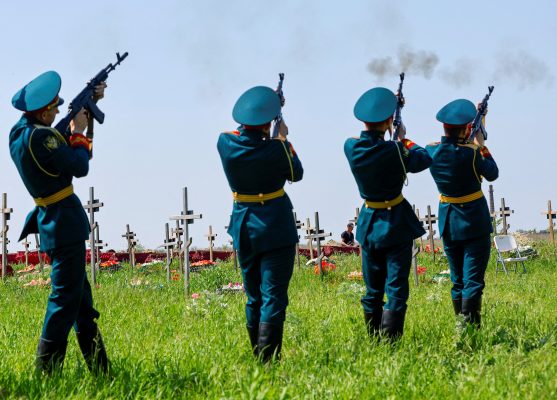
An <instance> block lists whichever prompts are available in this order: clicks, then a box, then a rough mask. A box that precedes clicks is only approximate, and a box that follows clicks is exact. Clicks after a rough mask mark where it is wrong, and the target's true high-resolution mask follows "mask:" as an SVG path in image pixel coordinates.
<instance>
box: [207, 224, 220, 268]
mask: <svg viewBox="0 0 557 400" xmlns="http://www.w3.org/2000/svg"><path fill="white" fill-rule="evenodd" d="M217 236H218V235H217V234H216V233H215V234H213V226H212V225H209V233H208V234H207V235H205V237H206V238H207V240H208V241H209V260H210V261H211V262H213V246H214V244H213V241H214V240H215V238H216V237H217Z"/></svg>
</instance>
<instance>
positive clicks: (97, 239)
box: [95, 222, 108, 265]
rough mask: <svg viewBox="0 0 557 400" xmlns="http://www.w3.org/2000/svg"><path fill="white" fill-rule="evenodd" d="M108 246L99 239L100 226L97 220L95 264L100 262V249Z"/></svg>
mask: <svg viewBox="0 0 557 400" xmlns="http://www.w3.org/2000/svg"><path fill="white" fill-rule="evenodd" d="M106 246H108V243H104V242H103V241H102V240H101V239H100V228H99V224H98V222H95V250H96V251H97V264H99V265H100V263H101V250H102V249H104V248H105V247H106Z"/></svg>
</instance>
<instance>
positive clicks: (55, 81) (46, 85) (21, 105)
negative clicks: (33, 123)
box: [12, 71, 64, 111]
mask: <svg viewBox="0 0 557 400" xmlns="http://www.w3.org/2000/svg"><path fill="white" fill-rule="evenodd" d="M61 86H62V78H60V75H58V73H57V72H55V71H48V72H45V73H44V74H41V75H39V76H37V77H36V78H35V79H33V80H32V81H31V82H29V83H28V84H27V85H25V86H24V87H23V88H22V89H21V90H20V91H19V92H17V93H16V94H14V97H12V105H13V106H14V107H15V108H17V109H18V110H21V111H36V110H40V109H41V108H43V107H45V106H47V105H49V104H50V103H52V101H53V100H54V99H56V96H58V92H60V87H61ZM63 103H64V100H63V99H61V98H59V99H58V105H62V104H63Z"/></svg>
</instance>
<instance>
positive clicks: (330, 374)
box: [0, 244, 557, 399]
mask: <svg viewBox="0 0 557 400" xmlns="http://www.w3.org/2000/svg"><path fill="white" fill-rule="evenodd" d="M537 248H538V251H539V252H540V256H539V257H538V258H536V259H534V260H532V261H530V262H528V264H527V268H528V273H527V274H520V273H519V274H515V273H511V274H510V275H509V276H508V277H506V276H504V275H503V274H499V275H498V276H497V277H496V276H495V272H494V271H495V270H494V262H495V257H494V255H492V260H491V263H490V265H489V269H488V273H487V276H486V278H487V279H486V280H487V287H486V290H485V294H484V305H483V327H482V330H481V331H480V332H479V333H477V334H476V333H474V334H471V335H469V336H465V337H461V338H459V337H457V336H456V335H455V323H454V316H453V312H452V305H451V303H450V295H449V290H450V283H433V282H431V277H432V276H433V275H434V274H435V273H437V272H439V271H440V270H443V269H446V268H447V266H446V264H444V263H443V262H438V263H437V264H433V263H432V262H431V260H430V258H429V256H428V255H426V254H423V255H420V264H421V265H423V266H426V267H427V272H426V274H425V275H423V276H421V280H422V282H421V284H420V286H419V287H417V288H416V287H414V286H413V284H412V285H411V294H410V300H409V309H408V314H407V322H406V327H405V334H404V337H403V339H402V340H401V341H400V342H399V343H398V344H397V345H396V346H394V347H393V346H390V345H387V344H384V343H372V342H371V341H370V340H369V338H368V337H367V336H366V333H365V328H364V324H363V315H362V308H361V306H360V303H359V298H360V296H361V294H362V292H363V290H364V286H363V283H362V282H355V281H349V280H347V278H346V277H347V275H348V273H349V272H351V271H355V270H358V269H359V265H360V264H359V258H357V257H355V256H334V257H333V260H334V261H335V262H336V263H337V270H336V271H334V272H332V273H330V274H328V275H327V276H326V277H325V279H324V280H323V281H322V280H321V279H320V277H319V276H317V275H315V274H314V273H313V269H311V270H310V269H307V268H304V267H303V268H302V269H297V268H296V270H295V273H294V277H293V279H292V282H291V285H290V292H289V293H290V306H289V308H288V312H287V322H286V325H285V340H284V346H283V359H282V361H281V362H280V363H279V364H276V365H271V366H261V365H258V363H256V362H255V361H254V360H253V359H252V356H251V353H250V349H249V345H248V338H247V333H246V330H245V319H244V307H243V306H244V301H245V296H244V295H243V294H242V293H236V294H226V295H218V294H216V293H215V289H217V288H218V287H220V286H222V285H225V284H227V283H228V282H235V281H239V280H240V275H239V273H238V272H237V271H235V270H234V268H233V266H232V264H231V263H221V264H219V265H218V266H217V267H215V268H213V269H211V270H205V271H202V272H200V273H195V274H192V292H197V293H200V295H201V296H200V298H199V299H196V300H192V299H188V300H184V294H183V285H182V283H181V282H177V281H172V282H171V283H170V284H167V283H166V282H165V273H164V271H163V269H162V268H158V269H157V268H152V269H151V270H150V271H135V272H132V271H130V269H129V266H127V265H124V268H123V269H122V270H120V271H117V272H115V273H101V274H100V278H99V284H100V287H98V288H97V289H96V290H95V291H94V297H95V301H96V306H97V308H98V309H99V311H100V312H101V319H100V321H99V324H100V328H101V330H102V332H103V335H104V339H105V343H106V346H107V349H108V353H109V357H110V358H111V361H112V366H113V377H112V378H111V379H108V378H94V377H92V376H91V375H90V374H89V372H88V371H87V369H86V367H85V365H84V363H83V360H82V358H81V354H80V353H79V349H78V347H77V343H76V340H75V335H74V334H73V333H72V334H71V335H70V338H69V344H68V354H67V357H66V362H65V366H64V371H63V373H62V375H61V376H55V377H53V378H51V379H41V378H37V377H35V375H34V373H33V361H34V353H35V350H36V345H37V340H38V337H39V333H40V328H41V323H42V319H43V316H44V308H45V302H46V298H47V296H48V293H49V289H48V288H39V287H23V284H24V283H25V282H22V281H18V279H17V278H13V277H12V278H9V279H8V280H7V281H6V282H4V283H0V398H33V399H34V398H44V399H65V398H79V399H93V398H103V399H107V398H114V399H134V398H153V399H155V398H188V399H193V398H200V399H201V398H203V399H207V398H210V399H213V398H218V399H221V398H242V399H264V398H265V399H275V398H276V399H282V398H284V399H290V398H296V399H313V398H315V399H329V398H335V399H358V398H361V399H371V398H381V399H385V398H389V399H395V398H396V399H407V398H424V399H430V398H437V399H493V398H505V399H510V398H527V399H529V398H531V399H551V398H553V399H554V398H557V269H556V265H555V264H556V261H557V251H556V249H555V248H553V247H550V246H548V245H542V244H538V246H537ZM30 279H31V277H30V276H29V277H26V278H24V280H25V281H29V280H30ZM137 279H139V280H141V284H140V285H135V286H134V285H133V284H132V282H135V283H137Z"/></svg>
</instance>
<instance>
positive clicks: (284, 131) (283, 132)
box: [277, 120, 288, 142]
mask: <svg viewBox="0 0 557 400" xmlns="http://www.w3.org/2000/svg"><path fill="white" fill-rule="evenodd" d="M286 136H288V126H286V124H285V123H284V120H281V121H280V125H279V133H278V136H277V138H278V139H279V140H282V141H283V142H284V141H285V140H286Z"/></svg>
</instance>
